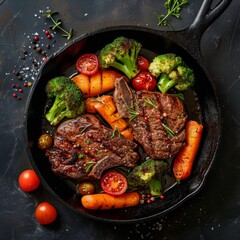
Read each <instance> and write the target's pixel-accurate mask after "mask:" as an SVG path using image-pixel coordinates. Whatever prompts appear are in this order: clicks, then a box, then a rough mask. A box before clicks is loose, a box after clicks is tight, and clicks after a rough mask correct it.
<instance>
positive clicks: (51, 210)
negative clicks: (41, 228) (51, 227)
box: [35, 202, 57, 224]
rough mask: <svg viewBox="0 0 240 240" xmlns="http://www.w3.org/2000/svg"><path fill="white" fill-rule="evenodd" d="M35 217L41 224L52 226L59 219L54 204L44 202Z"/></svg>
mask: <svg viewBox="0 0 240 240" xmlns="http://www.w3.org/2000/svg"><path fill="white" fill-rule="evenodd" d="M35 217H36V219H37V221H38V222H39V223H40V224H50V223H52V222H54V221H55V219H56V218H57V210H56V208H55V207H54V206H53V205H52V204H50V203H48V202H42V203H40V204H39V205H38V206H37V208H36V210H35Z"/></svg>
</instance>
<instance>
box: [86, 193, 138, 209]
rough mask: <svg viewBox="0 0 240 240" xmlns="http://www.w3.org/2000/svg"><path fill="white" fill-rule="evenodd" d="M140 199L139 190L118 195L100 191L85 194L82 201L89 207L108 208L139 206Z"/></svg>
mask: <svg viewBox="0 0 240 240" xmlns="http://www.w3.org/2000/svg"><path fill="white" fill-rule="evenodd" d="M140 199H141V197H140V194H139V193H137V192H130V193H124V194H122V195H118V196H113V195H109V194H106V193H98V194H91V195H85V196H83V197H82V199H81V202H82V205H83V206H84V207H85V208H87V209H92V210H106V209H115V208H126V207H133V206H137V205H138V204H139V202H140Z"/></svg>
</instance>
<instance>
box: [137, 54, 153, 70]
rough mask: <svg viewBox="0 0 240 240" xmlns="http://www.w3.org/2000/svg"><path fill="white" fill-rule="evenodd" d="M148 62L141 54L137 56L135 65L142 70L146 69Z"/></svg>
mask: <svg viewBox="0 0 240 240" xmlns="http://www.w3.org/2000/svg"><path fill="white" fill-rule="evenodd" d="M149 65H150V62H149V61H148V60H147V59H146V58H145V57H143V56H139V57H138V59H137V66H138V68H139V69H140V70H142V71H148V67H149Z"/></svg>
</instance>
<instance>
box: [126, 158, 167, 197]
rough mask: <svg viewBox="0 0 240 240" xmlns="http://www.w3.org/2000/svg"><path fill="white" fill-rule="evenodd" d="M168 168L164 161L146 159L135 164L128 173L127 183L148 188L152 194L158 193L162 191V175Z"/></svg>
mask: <svg viewBox="0 0 240 240" xmlns="http://www.w3.org/2000/svg"><path fill="white" fill-rule="evenodd" d="M168 169H169V165H168V164H167V163H166V162H164V161H159V160H152V159H147V160H146V161H145V162H143V163H142V164H141V165H138V166H136V167H135V168H133V170H132V171H131V172H130V174H129V175H128V184H129V186H131V187H135V188H138V187H140V188H145V189H149V191H150V193H151V194H153V195H158V196H159V195H160V194H161V192H162V183H161V179H162V176H163V175H164V174H165V173H166V172H167V170H168Z"/></svg>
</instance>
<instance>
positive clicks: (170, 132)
mask: <svg viewBox="0 0 240 240" xmlns="http://www.w3.org/2000/svg"><path fill="white" fill-rule="evenodd" d="M162 126H163V127H164V129H165V130H166V132H167V133H168V134H169V135H170V137H174V132H173V131H172V129H171V128H170V127H169V126H167V125H166V124H164V123H162Z"/></svg>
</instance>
